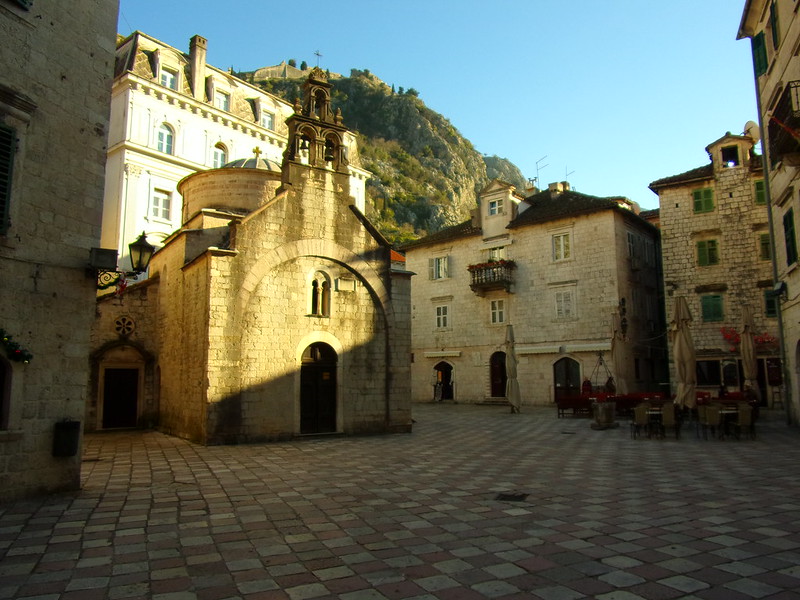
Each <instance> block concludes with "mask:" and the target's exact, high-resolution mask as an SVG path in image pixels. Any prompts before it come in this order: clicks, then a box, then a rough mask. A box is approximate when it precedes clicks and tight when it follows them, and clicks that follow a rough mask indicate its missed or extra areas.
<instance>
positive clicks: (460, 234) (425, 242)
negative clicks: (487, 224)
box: [400, 220, 481, 251]
mask: <svg viewBox="0 0 800 600" xmlns="http://www.w3.org/2000/svg"><path fill="white" fill-rule="evenodd" d="M480 234H481V228H480V227H475V226H474V225H473V224H472V221H471V220H469V221H464V222H463V223H459V224H458V225H453V226H452V227H445V228H444V229H441V230H439V231H437V232H436V233H432V234H430V235H427V236H425V237H424V238H420V239H418V240H414V241H413V242H406V243H405V244H403V245H402V246H401V247H400V250H403V251H405V250H408V249H410V248H418V247H420V246H429V245H431V244H438V243H439V242H446V241H448V240H455V239H459V238H465V237H471V236H473V235H480Z"/></svg>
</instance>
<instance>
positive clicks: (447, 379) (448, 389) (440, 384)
mask: <svg viewBox="0 0 800 600" xmlns="http://www.w3.org/2000/svg"><path fill="white" fill-rule="evenodd" d="M433 375H434V384H433V399H434V400H436V401H441V400H452V399H453V365H451V364H450V363H448V362H445V361H441V362H439V363H437V364H436V366H435V367H433Z"/></svg>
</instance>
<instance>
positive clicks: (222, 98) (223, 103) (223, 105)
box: [214, 91, 231, 111]
mask: <svg viewBox="0 0 800 600" xmlns="http://www.w3.org/2000/svg"><path fill="white" fill-rule="evenodd" d="M214 106H216V107H217V108H219V109H220V110H224V111H230V109H231V95H230V94H227V93H225V92H220V91H215V92H214Z"/></svg>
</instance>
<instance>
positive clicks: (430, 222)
mask: <svg viewBox="0 0 800 600" xmlns="http://www.w3.org/2000/svg"><path fill="white" fill-rule="evenodd" d="M238 75H239V76H240V77H242V78H243V79H246V80H248V81H251V82H253V83H255V84H257V85H260V86H262V87H263V88H264V89H265V90H267V91H269V92H272V93H274V94H276V95H278V96H280V97H282V98H284V99H286V100H287V101H289V102H293V101H294V99H295V98H296V97H299V96H301V93H300V88H301V85H302V82H303V79H268V80H264V81H258V80H256V81H253V79H254V74H253V73H240V74H238ZM332 83H333V92H332V104H333V108H334V109H336V108H340V109H341V110H342V115H343V117H344V124H345V125H346V126H347V127H348V128H349V129H350V130H352V131H355V132H357V133H358V134H359V135H360V138H359V150H360V154H361V161H362V165H363V166H364V168H365V169H367V170H369V171H371V172H372V174H373V177H372V179H371V180H370V181H368V183H367V201H368V213H369V214H368V217H369V218H370V219H371V220H372V221H373V223H375V224H376V225H377V226H378V227H379V229H380V230H381V231H382V232H383V233H384V235H386V237H387V238H389V239H390V240H392V241H396V242H403V241H407V240H411V239H415V238H417V237H420V236H422V235H426V234H427V233H432V232H434V231H437V230H439V229H441V228H442V227H445V226H448V225H453V224H455V223H459V222H461V221H464V220H466V219H467V218H469V214H470V211H471V210H472V209H473V208H474V207H475V205H476V198H477V192H478V191H480V190H481V189H482V188H483V187H484V186H485V185H486V184H487V183H488V182H489V181H490V180H491V179H493V178H498V179H502V180H503V181H507V182H508V183H511V184H513V185H515V186H517V189H519V190H524V189H525V186H526V180H525V178H524V177H523V176H522V173H521V172H520V170H519V169H518V168H517V167H516V166H515V165H514V164H512V163H511V162H509V161H508V160H506V159H504V158H500V157H497V156H483V155H481V154H480V153H479V152H478V151H477V150H475V148H474V147H473V146H472V144H471V143H470V142H469V140H467V139H465V138H464V137H463V136H462V135H461V134H460V133H459V132H458V130H456V128H455V127H453V125H452V124H451V123H450V121H448V120H447V118H445V117H444V116H442V115H441V114H439V113H437V112H436V111H433V110H431V109H430V108H428V107H427V106H425V103H424V102H423V101H422V100H420V98H419V97H418V93H417V92H416V90H414V89H413V88H412V89H408V90H403V88H400V89H399V90H395V89H394V88H393V87H392V86H389V85H387V84H386V83H384V82H383V81H381V80H380V79H379V78H378V77H376V76H374V75H372V74H371V73H370V72H369V71H367V70H364V71H359V70H356V69H354V70H353V71H351V73H350V77H342V78H337V79H335V80H333V81H332Z"/></svg>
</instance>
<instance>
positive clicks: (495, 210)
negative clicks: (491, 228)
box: [487, 197, 505, 217]
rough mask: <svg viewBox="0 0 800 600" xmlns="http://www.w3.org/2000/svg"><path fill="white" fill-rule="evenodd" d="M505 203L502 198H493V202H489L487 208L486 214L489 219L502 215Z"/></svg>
mask: <svg viewBox="0 0 800 600" xmlns="http://www.w3.org/2000/svg"><path fill="white" fill-rule="evenodd" d="M504 205H505V203H504V202H503V198H502V197H501V198H494V199H493V200H489V203H488V206H487V212H488V214H489V216H490V217H494V216H495V215H502V214H503V207H504Z"/></svg>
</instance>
